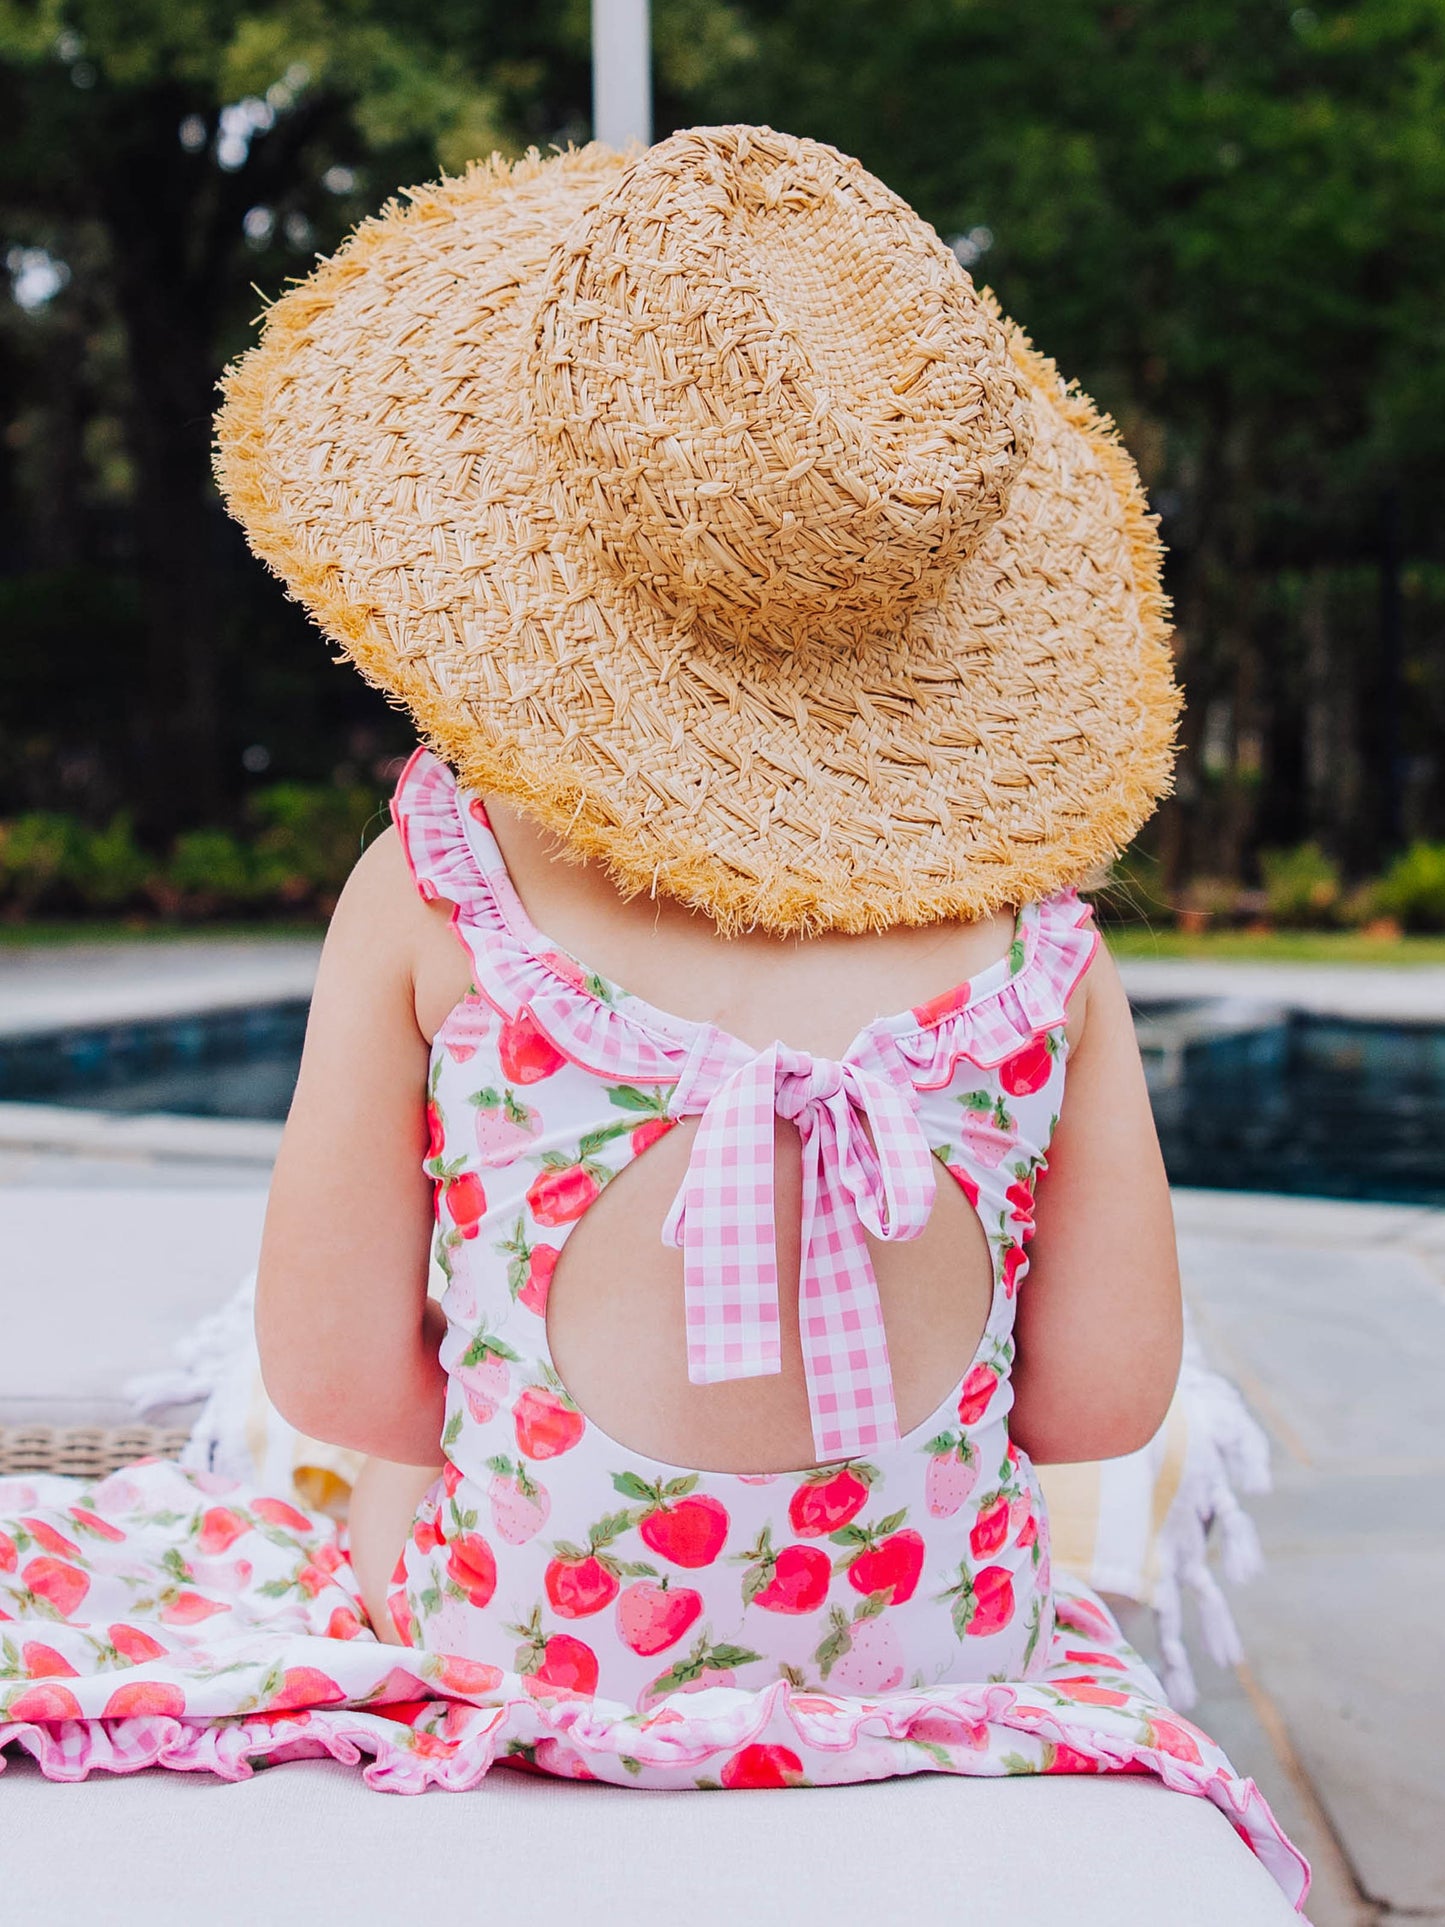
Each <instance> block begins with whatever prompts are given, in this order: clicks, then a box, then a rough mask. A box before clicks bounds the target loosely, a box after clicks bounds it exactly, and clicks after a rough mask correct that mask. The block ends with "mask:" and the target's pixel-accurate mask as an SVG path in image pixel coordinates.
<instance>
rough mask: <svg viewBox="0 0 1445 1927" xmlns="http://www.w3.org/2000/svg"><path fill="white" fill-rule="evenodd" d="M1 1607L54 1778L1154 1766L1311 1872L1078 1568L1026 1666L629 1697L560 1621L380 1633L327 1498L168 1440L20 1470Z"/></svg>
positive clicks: (875, 1775)
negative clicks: (519, 1634) (1020, 1671)
mask: <svg viewBox="0 0 1445 1927" xmlns="http://www.w3.org/2000/svg"><path fill="white" fill-rule="evenodd" d="M82 1609H83V1613H84V1616H83V1617H82ZM0 1622H3V1623H0V1764H3V1758H4V1754H5V1750H6V1749H7V1748H9V1747H12V1746H13V1747H17V1748H19V1749H21V1750H23V1751H24V1752H27V1753H29V1754H30V1755H31V1756H32V1757H33V1758H34V1759H35V1760H36V1761H37V1762H38V1764H39V1766H40V1769H41V1771H42V1772H43V1773H44V1774H46V1775H47V1776H48V1777H49V1778H51V1779H56V1780H78V1779H84V1778H85V1777H86V1775H87V1774H89V1773H93V1772H109V1773H130V1772H136V1771H138V1770H139V1769H141V1768H143V1767H149V1766H162V1767H169V1768H172V1769H174V1770H177V1771H182V1772H209V1773H214V1774H216V1775H217V1776H219V1777H220V1778H222V1779H230V1780H236V1779H244V1778H246V1777H247V1776H248V1775H249V1774H250V1773H251V1772H252V1771H253V1770H254V1769H255V1767H256V1766H258V1765H262V1764H275V1763H278V1762H281V1761H286V1760H295V1759H310V1758H324V1757H330V1758H332V1759H336V1760H340V1761H343V1762H345V1763H346V1764H348V1765H356V1766H360V1765H362V1762H363V1761H368V1762H369V1763H368V1764H366V1765H365V1766H364V1767H363V1777H364V1778H365V1780H366V1782H367V1784H368V1785H370V1786H372V1787H376V1788H379V1789H382V1790H385V1791H389V1792H398V1793H419V1792H422V1791H423V1790H425V1789H426V1788H428V1787H439V1788H445V1789H450V1790H453V1791H463V1790H465V1789H467V1788H469V1787H473V1786H475V1785H476V1784H477V1782H478V1781H479V1780H481V1779H482V1778H483V1777H484V1776H485V1775H486V1774H487V1773H488V1772H489V1771H490V1770H491V1768H492V1767H493V1766H494V1765H497V1764H498V1763H503V1762H505V1763H514V1764H520V1765H522V1766H525V1767H529V1768H532V1769H534V1770H537V1771H540V1772H545V1773H550V1774H554V1775H559V1776H562V1777H568V1778H576V1779H594V1780H604V1781H609V1782H611V1783H613V1784H615V1785H618V1786H643V1787H651V1788H657V1789H661V1790H668V1789H678V1788H697V1787H729V1788H735V1787H758V1786H777V1787H781V1786H794V1785H813V1786H830V1785H843V1784H852V1783H855V1782H859V1781H868V1780H879V1779H886V1778H890V1777H893V1776H895V1775H900V1774H912V1773H923V1772H941V1773H964V1774H979V1775H988V1776H998V1775H1004V1774H1014V1773H1152V1774H1154V1775H1155V1776H1156V1777H1157V1778H1158V1779H1159V1780H1161V1781H1162V1782H1163V1784H1164V1785H1166V1786H1168V1787H1170V1788H1172V1789H1173V1790H1174V1791H1176V1792H1180V1793H1189V1794H1193V1795H1196V1796H1198V1797H1201V1798H1204V1799H1208V1800H1210V1801H1212V1802H1213V1803H1214V1804H1215V1805H1216V1806H1218V1807H1220V1808H1221V1810H1222V1811H1223V1812H1224V1813H1225V1814H1226V1815H1227V1817H1228V1818H1229V1820H1230V1822H1231V1824H1232V1825H1233V1826H1235V1827H1236V1829H1237V1830H1238V1831H1239V1833H1240V1834H1241V1835H1242V1837H1243V1838H1244V1839H1245V1841H1246V1842H1247V1843H1248V1845H1249V1846H1250V1847H1251V1848H1252V1849H1253V1851H1254V1852H1255V1853H1256V1854H1257V1855H1258V1856H1259V1858H1260V1860H1261V1861H1262V1862H1263V1863H1264V1865H1265V1866H1266V1867H1267V1868H1268V1870H1269V1872H1270V1873H1271V1874H1272V1875H1273V1876H1274V1878H1275V1879H1276V1880H1277V1881H1278V1883H1279V1885H1280V1886H1281V1888H1282V1889H1283V1890H1284V1892H1285V1893H1286V1895H1287V1896H1288V1897H1289V1898H1290V1900H1291V1901H1292V1902H1293V1903H1294V1904H1295V1905H1296V1906H1297V1907H1298V1906H1300V1905H1302V1903H1303V1900H1304V1897H1305V1893H1306V1891H1307V1887H1308V1879H1309V1870H1308V1867H1307V1865H1306V1863H1305V1862H1304V1860H1303V1859H1302V1858H1301V1856H1300V1855H1299V1854H1298V1852H1297V1851H1296V1850H1295V1848H1294V1847H1293V1846H1292V1845H1291V1844H1290V1842H1289V1841H1288V1840H1287V1839H1286V1837H1285V1835H1284V1834H1283V1833H1282V1832H1281V1830H1280V1828H1279V1826H1278V1823H1277V1822H1276V1821H1275V1819H1274V1816H1273V1815H1272V1814H1271V1812H1270V1810H1269V1807H1268V1805H1267V1803H1266V1802H1265V1800H1264V1798H1263V1796H1262V1795H1261V1794H1260V1792H1259V1790H1258V1788H1257V1787H1255V1786H1254V1784H1253V1782H1251V1781H1248V1780H1243V1779H1241V1778H1239V1776H1238V1775H1237V1774H1236V1773H1235V1772H1234V1770H1233V1768H1232V1767H1231V1765H1230V1762H1229V1760H1228V1758H1227V1757H1226V1756H1225V1754H1224V1753H1223V1752H1222V1751H1221V1750H1220V1749H1219V1748H1218V1747H1217V1746H1216V1745H1215V1744H1214V1743H1213V1741H1212V1740H1210V1739H1209V1738H1208V1736H1207V1735H1206V1734H1204V1733H1202V1732H1201V1731H1200V1730H1199V1729H1198V1728H1197V1727H1195V1726H1192V1725H1191V1724H1190V1723H1189V1722H1188V1721H1187V1720H1185V1719H1183V1718H1182V1717H1181V1716H1180V1715H1178V1714H1177V1713H1174V1712H1173V1711H1171V1709H1170V1708H1169V1707H1168V1706H1166V1705H1165V1704H1164V1702H1163V1699H1162V1694H1161V1689H1160V1687H1159V1685H1158V1682H1157V1680H1155V1679H1154V1677H1153V1675H1152V1674H1151V1673H1150V1672H1149V1670H1148V1668H1147V1667H1146V1666H1145V1665H1144V1663H1143V1662H1142V1660H1140V1659H1139V1657H1138V1655H1137V1654H1136V1653H1134V1652H1133V1651H1132V1650H1131V1649H1130V1647H1129V1646H1128V1644H1127V1643H1126V1642H1125V1640H1124V1638H1123V1635H1122V1633H1121V1632H1120V1630H1119V1627H1118V1625H1117V1623H1116V1621H1115V1620H1114V1619H1113V1617H1112V1616H1111V1614H1110V1613H1109V1612H1108V1610H1107V1609H1106V1608H1105V1606H1104V1605H1103V1602H1102V1601H1101V1600H1099V1599H1098V1598H1097V1597H1096V1595H1094V1594H1093V1593H1091V1592H1090V1591H1089V1590H1088V1588H1087V1587H1083V1586H1080V1585H1078V1584H1077V1583H1076V1582H1074V1581H1073V1580H1068V1581H1066V1582H1064V1583H1063V1584H1061V1585H1058V1586H1057V1587H1056V1590H1055V1627H1054V1632H1053V1635H1052V1638H1051V1642H1050V1646H1049V1650H1048V1661H1047V1665H1046V1666H1045V1668H1044V1669H1043V1671H1042V1672H1041V1673H1040V1674H1039V1675H1038V1676H1036V1677H1035V1678H1033V1679H1031V1680H1029V1681H1027V1682H1024V1681H1013V1682H991V1683H977V1684H969V1685H940V1686H932V1687H918V1688H911V1689H901V1688H899V1689H890V1690H888V1691H883V1692H880V1693H878V1694H876V1695H874V1696H865V1695H861V1694H856V1693H855V1694H844V1693H835V1692H830V1691H829V1690H828V1689H827V1687H826V1684H823V1685H810V1686H801V1685H795V1684H792V1683H789V1682H787V1681H784V1680H778V1681H775V1682H773V1683H771V1684H769V1685H766V1686H762V1687H759V1688H756V1689H752V1688H742V1687H737V1686H734V1685H732V1684H731V1683H730V1682H728V1681H726V1680H724V1681H722V1682H721V1683H719V1682H717V1681H716V1680H708V1679H707V1678H706V1676H702V1677H701V1679H700V1682H699V1684H697V1685H696V1686H692V1687H688V1686H684V1687H681V1688H679V1689H678V1690H675V1691H673V1692H671V1693H669V1694H667V1695H665V1696H663V1697H660V1698H659V1699H657V1700H656V1701H654V1702H651V1703H648V1704H646V1705H645V1706H644V1707H643V1708H642V1709H641V1710H633V1709H632V1708H630V1707H628V1706H625V1705H623V1704H620V1703H618V1702H616V1701H611V1700H607V1699H604V1698H598V1697H590V1696H587V1695H585V1694H582V1693H579V1692H576V1691H572V1690H569V1685H568V1684H567V1683H565V1682H564V1680H563V1678H562V1676H561V1674H559V1673H558V1672H557V1670H556V1669H557V1668H558V1667H561V1666H565V1664H566V1663H567V1658H568V1653H567V1652H565V1651H564V1650H563V1649H564V1648H568V1649H570V1647H571V1646H572V1645H573V1644H575V1642H570V1641H567V1640H562V1639H561V1638H560V1636H557V1637H553V1638H549V1639H548V1640H547V1641H546V1642H544V1649H543V1651H542V1652H541V1653H540V1654H539V1659H540V1666H541V1669H540V1670H539V1671H538V1672H535V1673H530V1674H525V1675H524V1674H523V1673H521V1672H519V1671H516V1670H511V1669H504V1668H503V1667H501V1666H499V1665H492V1664H487V1663H485V1662H483V1661H481V1660H479V1659H475V1658H470V1657H465V1656H457V1655H449V1654H445V1653H439V1652H428V1651H423V1650H420V1649H413V1648H405V1647H396V1646H389V1645H382V1644H380V1643H379V1642H378V1641H377V1640H376V1639H375V1638H374V1637H373V1636H372V1634H371V1632H370V1630H369V1628H368V1627H367V1625H366V1623H365V1617H364V1609H363V1607H362V1606H361V1603H360V1600H359V1597H358V1595H357V1591H356V1585H355V1579H354V1576H353V1574H352V1572H351V1569H350V1566H349V1563H348V1561H347V1558H346V1554H345V1550H344V1548H343V1547H342V1545H341V1544H340V1542H339V1540H338V1537H337V1534H336V1530H335V1527H334V1526H333V1525H332V1523H331V1522H330V1521H329V1520H326V1519H324V1518H322V1517H320V1516H319V1515H316V1514H313V1513H308V1512H306V1511H304V1510H302V1509H301V1508H299V1507H297V1506H294V1505H293V1504H292V1503H291V1502H290V1501H289V1500H283V1499H280V1498H277V1497H275V1496H274V1495H271V1494H267V1493H265V1492H260V1491H257V1490H255V1489H252V1488H246V1487H240V1486H237V1485H236V1484H235V1483H234V1482H233V1481H231V1480H228V1479H223V1478H220V1477H218V1476H217V1475H216V1474H214V1473H195V1472H186V1471H184V1470H183V1469H182V1468H181V1467H179V1466H178V1465H176V1464H175V1463H174V1462H172V1461H169V1460H151V1461H148V1462H145V1463H142V1464H139V1465H135V1466H130V1467H126V1468H124V1469H123V1470H122V1471H121V1472H119V1473H115V1474H113V1475H112V1476H111V1477H110V1478H109V1479H107V1480H105V1481H103V1482H102V1483H100V1484H99V1485H96V1486H93V1487H92V1486H88V1485H86V1484H85V1483H84V1482H82V1481H80V1480H71V1479H63V1478H57V1477H51V1476H41V1477H36V1478H34V1479H26V1480H11V1481H6V1482H3V1486H0ZM719 1650H721V1649H719ZM572 1657H574V1658H575V1655H572ZM515 1664H516V1662H515V1660H514V1661H513V1665H514V1666H515ZM548 1667H551V1668H552V1669H553V1671H551V1672H549V1671H548V1670H547V1669H548Z"/></svg>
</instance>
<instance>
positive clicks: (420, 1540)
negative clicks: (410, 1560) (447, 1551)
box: [411, 1512, 447, 1557]
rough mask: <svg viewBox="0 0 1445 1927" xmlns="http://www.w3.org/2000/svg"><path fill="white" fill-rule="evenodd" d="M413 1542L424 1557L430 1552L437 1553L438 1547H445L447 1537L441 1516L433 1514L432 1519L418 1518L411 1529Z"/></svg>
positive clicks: (437, 1513)
mask: <svg viewBox="0 0 1445 1927" xmlns="http://www.w3.org/2000/svg"><path fill="white" fill-rule="evenodd" d="M411 1542H412V1544H413V1545H414V1546H415V1547H416V1549H417V1551H418V1552H419V1553H421V1554H422V1555H423V1557H425V1555H426V1554H427V1553H429V1552H435V1551H436V1549H437V1547H438V1546H444V1545H445V1544H446V1542H447V1535H446V1532H445V1530H444V1529H443V1526H442V1518H441V1514H440V1513H439V1512H436V1513H433V1514H432V1516H431V1517H430V1518H424V1517H421V1516H418V1517H417V1519H416V1520H415V1521H414V1522H413V1525H412V1528H411Z"/></svg>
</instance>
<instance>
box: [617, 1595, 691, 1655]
mask: <svg viewBox="0 0 1445 1927" xmlns="http://www.w3.org/2000/svg"><path fill="white" fill-rule="evenodd" d="M701 1613H702V1594H701V1593H699V1592H693V1591H692V1589H691V1588H690V1587H688V1586H679V1587H678V1589H677V1591H676V1592H672V1591H670V1590H669V1588H668V1584H667V1581H666V1579H663V1580H661V1581H654V1580H651V1579H639V1580H638V1581H637V1583H636V1584H635V1585H632V1586H629V1587H628V1588H627V1590H626V1591H625V1592H624V1593H623V1594H622V1595H621V1597H620V1598H619V1599H618V1601H617V1631H618V1634H619V1635H620V1637H621V1639H622V1643H623V1645H624V1646H628V1647H630V1648H631V1650H632V1651H633V1652H634V1653H639V1654H641V1655H642V1657H643V1658H644V1659H648V1658H651V1656H652V1654H653V1653H660V1652H663V1651H665V1650H666V1648H667V1647H669V1646H675V1645H676V1644H677V1642H678V1640H680V1639H681V1638H682V1636H683V1634H684V1633H685V1632H686V1631H687V1629H688V1627H689V1626H691V1625H692V1624H693V1623H694V1622H695V1621H696V1620H697V1619H698V1618H699V1617H700V1616H701Z"/></svg>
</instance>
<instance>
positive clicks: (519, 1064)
mask: <svg viewBox="0 0 1445 1927" xmlns="http://www.w3.org/2000/svg"><path fill="white" fill-rule="evenodd" d="M497 1055H498V1057H499V1058H500V1059H501V1064H502V1075H503V1076H504V1077H505V1078H506V1079H507V1082H508V1083H509V1084H537V1083H540V1082H541V1080H542V1079H543V1078H544V1077H551V1076H552V1075H553V1073H554V1072H556V1071H559V1070H561V1068H562V1066H563V1065H564V1064H565V1063H566V1062H567V1059H566V1057H565V1056H564V1055H563V1053H562V1052H561V1051H559V1050H558V1048H557V1046H556V1045H555V1044H554V1043H553V1042H552V1040H551V1038H550V1037H549V1036H548V1035H547V1033H546V1032H545V1031H544V1030H543V1029H542V1027H541V1026H540V1024H538V1022H537V1020H536V1018H535V1017H534V1016H533V1015H532V1012H531V1009H530V1007H529V1006H528V1005H526V1004H523V1006H522V1008H521V1009H520V1010H519V1011H518V1012H517V1014H516V1016H515V1017H509V1018H507V1020H506V1022H505V1023H504V1024H503V1025H502V1028H501V1030H500V1031H499V1032H498V1033H497Z"/></svg>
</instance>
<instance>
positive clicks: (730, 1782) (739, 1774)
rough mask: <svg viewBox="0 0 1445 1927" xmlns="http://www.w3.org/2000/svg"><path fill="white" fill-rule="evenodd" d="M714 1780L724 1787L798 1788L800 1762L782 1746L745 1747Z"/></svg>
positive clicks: (789, 1750)
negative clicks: (717, 1779) (720, 1782)
mask: <svg viewBox="0 0 1445 1927" xmlns="http://www.w3.org/2000/svg"><path fill="white" fill-rule="evenodd" d="M718 1777H719V1779H720V1780H721V1781H722V1783H723V1785H724V1786H725V1787H779V1786H802V1785H803V1762H802V1761H801V1760H800V1759H799V1758H798V1756H797V1754H796V1753H794V1752H792V1751H791V1749H790V1748H788V1747H786V1746H745V1747H744V1748H743V1750H742V1752H741V1753H734V1755H733V1756H732V1758H731V1759H730V1760H729V1761H728V1762H727V1764H726V1765H725V1766H724V1767H723V1770H722V1772H721V1773H720V1774H719V1776H718Z"/></svg>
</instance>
